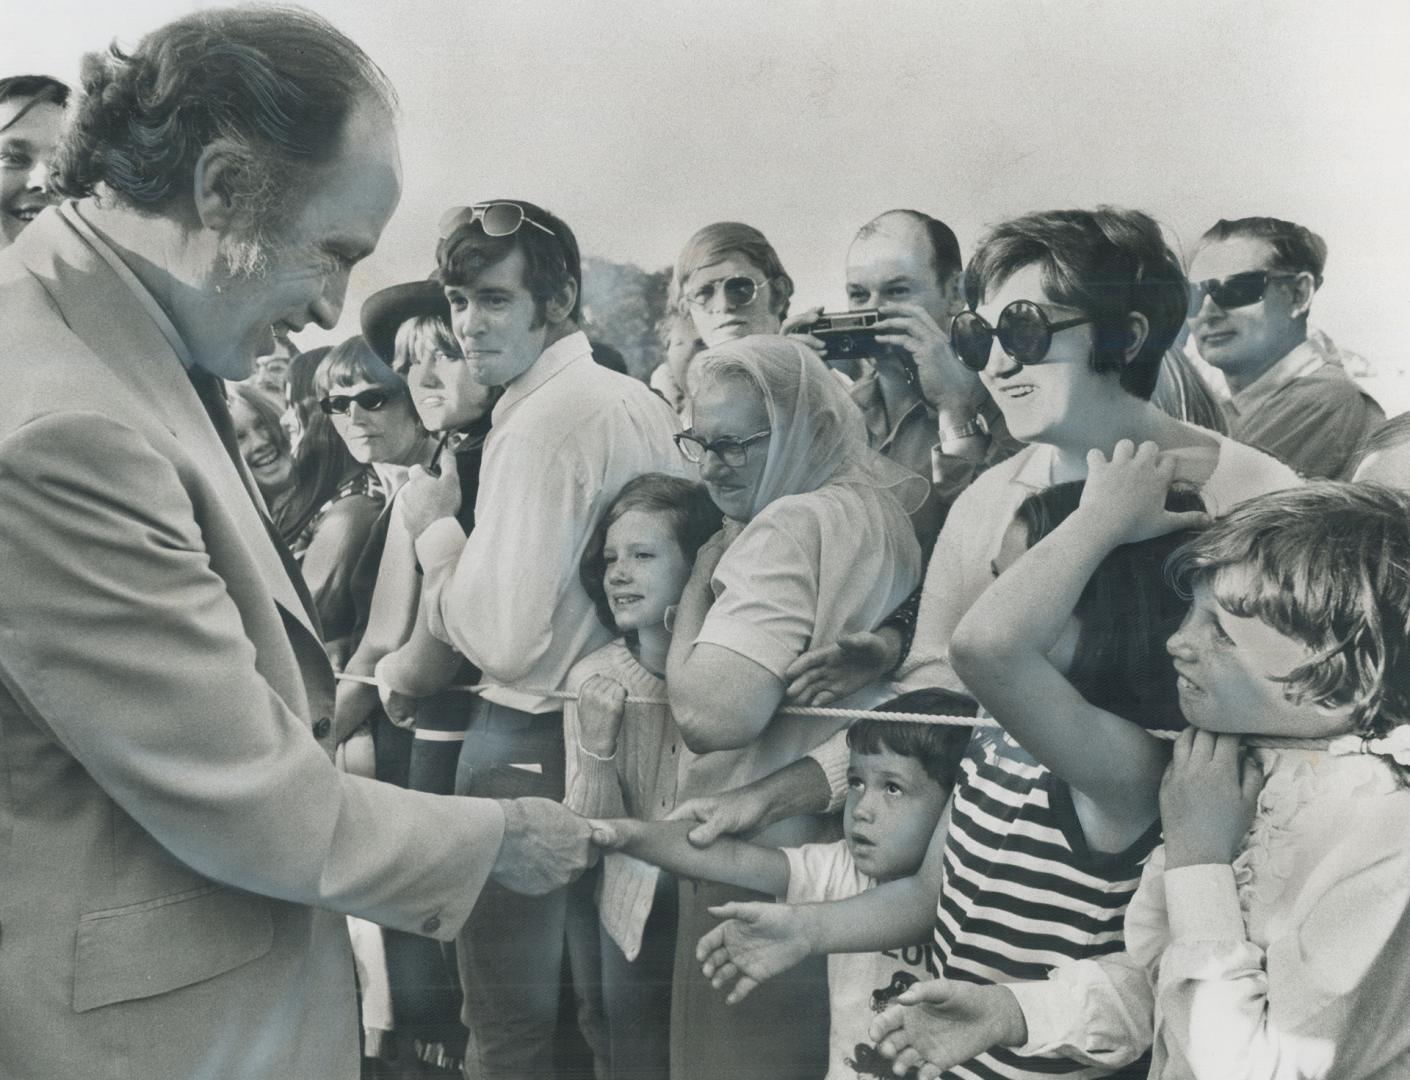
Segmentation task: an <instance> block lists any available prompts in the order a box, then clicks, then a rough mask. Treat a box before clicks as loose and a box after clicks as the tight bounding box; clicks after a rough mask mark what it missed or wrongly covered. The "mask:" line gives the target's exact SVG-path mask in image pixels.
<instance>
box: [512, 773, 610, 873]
mask: <svg viewBox="0 0 1410 1080" xmlns="http://www.w3.org/2000/svg"><path fill="white" fill-rule="evenodd" d="M497 801H498V802H499V805H500V807H501V809H503V811H504V839H503V840H501V841H500V845H499V854H498V855H497V856H496V857H495V864H494V869H493V870H491V871H490V877H491V878H493V879H494V880H495V881H497V882H498V883H499V884H501V885H503V886H504V887H505V888H506V889H512V890H513V891H514V892H520V893H525V894H527V895H529V896H541V895H543V894H544V893H549V892H552V891H553V890H554V889H561V888H563V887H564V886H565V885H568V884H569V883H571V882H573V881H576V880H577V879H578V878H579V877H580V876H581V875H582V873H583V871H585V870H587V869H588V868H589V867H590V866H592V865H593V864H594V863H596V862H597V858H598V854H599V852H598V849H599V847H605V848H612V847H614V846H615V842H614V837H613V834H612V832H611V830H610V829H607V828H605V827H604V826H602V825H600V824H599V823H597V822H594V821H591V820H589V819H588V818H585V817H581V816H579V815H578V814H575V813H573V811H571V810H569V809H568V808H567V807H566V806H564V805H563V804H562V803H558V802H554V801H553V800H552V799H540V798H533V797H530V798H522V799H499V800H497Z"/></svg>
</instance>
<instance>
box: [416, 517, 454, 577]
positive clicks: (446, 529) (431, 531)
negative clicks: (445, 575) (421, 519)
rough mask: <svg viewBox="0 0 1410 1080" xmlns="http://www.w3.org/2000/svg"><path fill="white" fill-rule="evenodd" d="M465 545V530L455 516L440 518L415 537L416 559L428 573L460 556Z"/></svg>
mask: <svg viewBox="0 0 1410 1080" xmlns="http://www.w3.org/2000/svg"><path fill="white" fill-rule="evenodd" d="M464 547H465V530H464V529H462V528H461V527H460V522H458V521H456V520H455V518H452V517H447V518H441V519H440V520H439V521H433V522H431V524H430V526H429V527H428V528H427V529H426V531H425V532H423V533H422V534H421V535H420V536H418V537H417V538H416V560H417V561H418V562H419V563H420V564H421V566H422V567H423V568H424V569H425V570H426V572H427V574H428V575H429V574H430V573H431V572H432V571H433V570H436V569H439V568H442V567H444V566H445V565H446V564H447V563H450V562H453V561H455V560H456V559H458V558H460V552H461V550H462V549H463V548H464Z"/></svg>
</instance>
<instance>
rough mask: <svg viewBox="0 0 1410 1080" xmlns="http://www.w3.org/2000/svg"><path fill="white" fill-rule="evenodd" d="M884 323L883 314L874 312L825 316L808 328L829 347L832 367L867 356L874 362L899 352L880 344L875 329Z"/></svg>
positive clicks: (819, 317)
mask: <svg viewBox="0 0 1410 1080" xmlns="http://www.w3.org/2000/svg"><path fill="white" fill-rule="evenodd" d="M880 321H881V314H880V313H879V312H877V311H874V310H868V311H837V312H825V313H824V314H822V315H819V316H818V320H817V322H815V323H813V325H812V326H809V327H807V332H808V333H810V334H812V335H813V336H814V337H816V338H821V339H822V341H823V342H824V343H825V344H826V345H827V362H828V363H829V364H831V363H834V362H835V361H838V360H860V359H861V358H862V357H864V356H866V357H871V358H873V359H874V358H876V357H878V356H882V355H886V354H888V353H894V352H895V351H896V350H895V349H894V348H892V347H891V346H890V345H881V344H878V343H877V340H876V333H877V332H876V331H875V330H874V329H872V327H874V326H875V325H876V324H877V323H878V322H880Z"/></svg>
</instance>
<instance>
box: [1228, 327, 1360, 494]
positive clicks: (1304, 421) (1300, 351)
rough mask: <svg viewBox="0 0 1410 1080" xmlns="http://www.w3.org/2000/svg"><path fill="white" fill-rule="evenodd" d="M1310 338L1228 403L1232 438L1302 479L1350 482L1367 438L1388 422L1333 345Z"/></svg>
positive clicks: (1321, 339)
mask: <svg viewBox="0 0 1410 1080" xmlns="http://www.w3.org/2000/svg"><path fill="white" fill-rule="evenodd" d="M1326 340H1327V339H1326V338H1320V339H1317V340H1314V339H1311V338H1309V339H1308V340H1307V341H1304V342H1303V343H1302V344H1301V345H1299V346H1298V347H1297V348H1295V349H1293V350H1292V351H1291V352H1290V353H1288V354H1287V355H1286V356H1284V357H1283V358H1282V359H1281V360H1279V361H1278V362H1277V363H1276V364H1274V365H1273V366H1272V367H1270V368H1269V369H1268V370H1267V371H1265V372H1264V373H1263V374H1262V375H1260V376H1259V377H1258V378H1257V379H1255V380H1254V381H1253V382H1251V383H1250V384H1249V385H1248V386H1246V387H1244V388H1243V389H1242V390H1240V391H1238V392H1237V393H1235V394H1234V395H1233V396H1232V397H1231V398H1230V400H1229V401H1228V402H1226V403H1225V405H1224V413H1225V415H1226V416H1227V417H1228V420H1229V433H1230V434H1231V435H1232V436H1233V437H1234V438H1236V439H1238V440H1239V441H1240V442H1243V443H1248V444H1249V445H1250V446H1255V447H1257V448H1258V449H1260V450H1264V451H1266V452H1267V453H1270V454H1272V455H1273V456H1274V457H1277V458H1279V459H1280V460H1282V461H1283V462H1285V463H1287V464H1288V465H1290V466H1292V468H1294V469H1296V470H1297V471H1298V472H1299V473H1301V474H1302V475H1304V476H1316V477H1330V478H1331V479H1334V480H1344V479H1349V475H1348V470H1349V469H1350V468H1351V464H1352V460H1353V459H1354V457H1355V455H1356V449H1357V447H1358V446H1360V444H1361V441H1362V439H1364V438H1365V436H1366V434H1367V433H1368V432H1370V431H1371V430H1372V429H1373V428H1375V427H1376V426H1378V425H1379V424H1381V423H1384V421H1385V413H1384V412H1383V411H1382V410H1381V407H1380V406H1379V405H1377V404H1376V402H1375V401H1374V400H1373V399H1372V398H1371V397H1370V395H1368V394H1367V393H1366V392H1365V391H1363V390H1362V389H1361V388H1360V387H1359V386H1358V385H1357V384H1356V383H1355V382H1354V381H1353V380H1352V378H1351V377H1350V376H1349V375H1347V373H1346V371H1345V370H1344V369H1343V368H1342V366H1341V363H1340V362H1339V361H1338V359H1337V357H1336V354H1335V352H1334V351H1332V350H1331V348H1330V342H1327V346H1328V348H1319V347H1318V345H1319V344H1320V342H1325V341H1326Z"/></svg>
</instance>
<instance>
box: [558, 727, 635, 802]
mask: <svg viewBox="0 0 1410 1080" xmlns="http://www.w3.org/2000/svg"><path fill="white" fill-rule="evenodd" d="M574 742H576V740H574ZM568 753H570V754H577V756H578V760H577V766H578V776H577V780H576V782H575V783H574V784H573V788H572V790H571V791H569V792H568V797H567V798H566V799H564V800H563V801H564V803H565V804H566V805H567V807H568V809H569V810H572V811H573V812H574V813H578V814H582V815H583V816H584V817H615V816H618V815H620V814H624V813H625V812H626V810H625V807H624V806H623V800H622V782H621V780H620V779H619V778H618V776H617V763H616V761H615V757H616V755H613V757H612V758H606V759H604V758H600V757H597V756H596V755H594V754H592V753H590V752H589V751H588V750H586V749H585V748H584V747H583V746H582V745H581V744H577V745H571V744H570V745H569V747H568Z"/></svg>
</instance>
